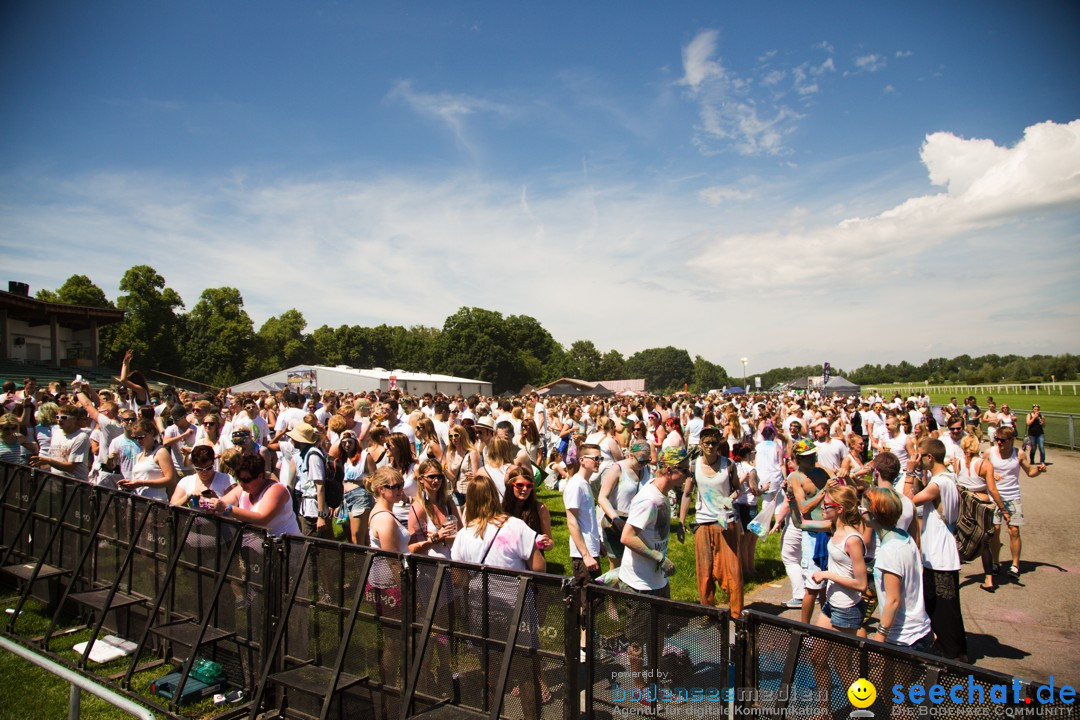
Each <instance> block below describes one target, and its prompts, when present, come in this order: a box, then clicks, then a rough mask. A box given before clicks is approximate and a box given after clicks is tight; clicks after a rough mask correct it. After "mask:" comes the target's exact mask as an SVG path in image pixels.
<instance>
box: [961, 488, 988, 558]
mask: <svg viewBox="0 0 1080 720" xmlns="http://www.w3.org/2000/svg"><path fill="white" fill-rule="evenodd" d="M993 532H994V506H993V505H991V504H989V503H985V502H983V501H982V500H980V499H979V498H978V496H977V495H975V493H973V492H972V491H971V490H967V489H965V488H960V513H959V517H957V519H956V549H957V551H958V552H959V553H960V559H961V560H962V561H964V562H968V561H969V560H974V559H975V558H976V557H978V556H979V554H980V553H981V552H982V549H983V546H985V545H986V543H988V542H990V538H991V536H992V535H993Z"/></svg>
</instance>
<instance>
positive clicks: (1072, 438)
mask: <svg viewBox="0 0 1080 720" xmlns="http://www.w3.org/2000/svg"><path fill="white" fill-rule="evenodd" d="M1073 420H1074V417H1073V416H1072V415H1069V449H1070V450H1075V449H1076V424H1075V423H1074V422H1073ZM1043 441H1044V442H1045V438H1044V439H1043Z"/></svg>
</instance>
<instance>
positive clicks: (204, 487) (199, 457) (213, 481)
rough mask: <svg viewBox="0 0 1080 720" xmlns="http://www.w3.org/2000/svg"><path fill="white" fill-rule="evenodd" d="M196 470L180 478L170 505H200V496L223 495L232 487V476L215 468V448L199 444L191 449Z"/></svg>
mask: <svg viewBox="0 0 1080 720" xmlns="http://www.w3.org/2000/svg"><path fill="white" fill-rule="evenodd" d="M191 462H192V463H193V464H194V465H195V472H194V473H193V474H191V475H187V476H186V477H182V478H180V481H179V482H178V483H176V489H175V490H174V491H173V494H172V498H170V500H169V504H170V505H187V506H188V507H199V499H200V498H210V497H223V496H225V495H227V494H228V492H229V491H230V490H231V489H232V485H233V482H232V478H231V477H229V476H228V475H227V474H226V473H223V472H218V471H217V470H215V469H214V450H213V449H212V448H211V447H209V446H208V445H199V446H198V447H196V448H194V449H193V450H192V451H191Z"/></svg>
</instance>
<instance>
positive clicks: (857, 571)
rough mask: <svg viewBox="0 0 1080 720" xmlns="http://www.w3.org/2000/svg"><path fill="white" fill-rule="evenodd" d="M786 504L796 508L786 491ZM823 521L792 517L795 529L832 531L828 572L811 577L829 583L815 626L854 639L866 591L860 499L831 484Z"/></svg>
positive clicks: (792, 494)
mask: <svg viewBox="0 0 1080 720" xmlns="http://www.w3.org/2000/svg"><path fill="white" fill-rule="evenodd" d="M787 495H788V504H789V505H790V506H791V507H792V508H795V507H797V506H796V505H795V504H794V503H793V502H792V500H793V498H794V497H795V492H794V491H793V490H791V489H790V488H789V489H788V490H787ZM822 517H823V519H822V520H804V519H803V518H802V513H800V512H795V511H794V510H793V511H792V513H791V519H792V522H794V523H795V527H797V528H800V529H806V530H824V531H826V532H828V531H831V532H832V537H831V538H830V539H829V541H828V543H827V545H828V552H829V564H828V568H829V569H828V570H819V571H817V572H815V573H814V575H813V578H812V579H813V580H814V582H819V583H820V582H828V585H827V586H826V589H825V605H824V606H823V607H822V613H821V615H819V616H818V618H817V622H816V624H817V625H819V626H820V627H825V628H830V629H832V630H837V631H839V632H842V633H847V634H849V635H854V634H855V633H856V631H858V629H859V627H860V626H861V625H862V619H863V598H862V592H863V590H865V589H866V582H867V580H866V547H865V544H864V541H863V536H862V532H861V525H862V520H861V517H860V513H859V497H858V494H857V493H856V492H855V489H854V488H852V487H850V486H847V485H837V484H836V482H835V481H833V480H830V481H829V483H828V485H827V487H826V489H825V499H824V501H823V502H822Z"/></svg>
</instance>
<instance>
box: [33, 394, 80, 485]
mask: <svg viewBox="0 0 1080 720" xmlns="http://www.w3.org/2000/svg"><path fill="white" fill-rule="evenodd" d="M77 413H78V408H76V407H75V406H74V405H61V406H60V411H59V413H58V414H57V416H56V422H57V426H56V427H54V428H53V435H52V441H51V443H50V446H49V454H48V455H34V456H33V457H31V458H30V465H31V466H33V467H36V468H40V469H43V470H49V471H52V472H55V473H57V474H59V475H65V476H67V477H70V478H75V479H76V480H88V479H89V477H90V460H91V453H90V435H89V434H88V433H87V432H86V430H84V429H83V428H81V427H80V426H79V425H80V420H79V416H78V414H77Z"/></svg>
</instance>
